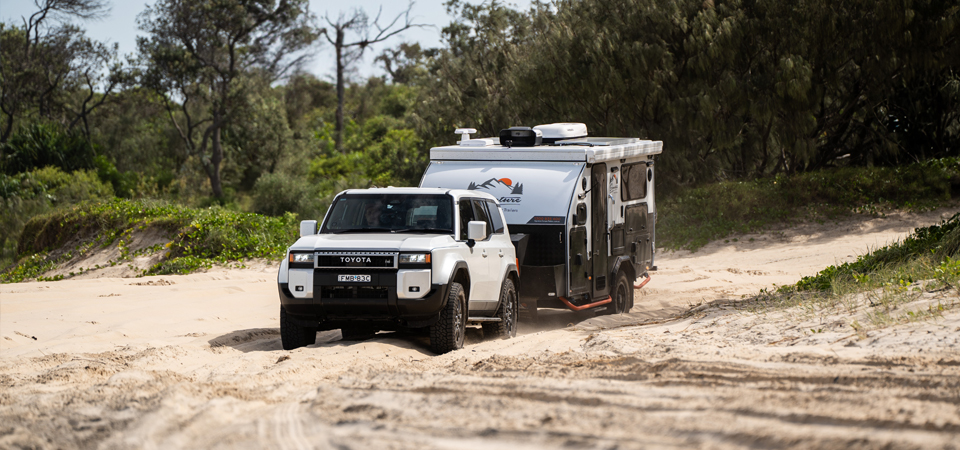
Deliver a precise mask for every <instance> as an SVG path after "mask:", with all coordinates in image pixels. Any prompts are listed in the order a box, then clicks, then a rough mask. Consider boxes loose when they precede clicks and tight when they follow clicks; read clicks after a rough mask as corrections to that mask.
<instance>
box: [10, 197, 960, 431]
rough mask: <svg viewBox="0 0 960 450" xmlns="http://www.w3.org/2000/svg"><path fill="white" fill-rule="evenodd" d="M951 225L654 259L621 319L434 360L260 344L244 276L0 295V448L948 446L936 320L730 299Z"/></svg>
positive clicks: (248, 275)
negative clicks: (866, 326)
mask: <svg viewBox="0 0 960 450" xmlns="http://www.w3.org/2000/svg"><path fill="white" fill-rule="evenodd" d="M954 212H955V211H953V210H941V211H934V212H930V213H925V214H892V215H890V216H887V217H885V218H862V219H859V220H845V221H842V222H840V223H825V224H808V225H803V226H800V227H795V228H791V229H784V230H778V231H773V232H766V233H764V234H758V235H751V236H738V237H737V241H736V242H733V241H729V242H726V243H724V242H722V241H720V242H714V243H712V244H710V245H708V246H707V247H705V248H703V249H701V250H699V251H697V252H695V253H689V252H674V253H661V254H659V255H658V259H657V266H658V268H659V270H658V271H657V272H656V273H654V275H653V280H652V281H651V282H650V283H649V284H648V285H647V287H646V288H644V289H643V290H641V291H638V293H637V298H636V306H635V308H634V309H633V310H632V311H631V312H630V313H628V314H623V315H617V316H601V317H593V316H592V314H588V313H572V312H568V311H555V312H551V313H549V314H543V315H542V316H541V319H542V320H541V323H540V324H538V325H537V326H533V325H530V324H522V325H521V329H520V336H518V337H517V338H515V339H510V340H502V341H501V340H498V341H489V340H487V341H484V340H483V337H482V335H481V333H480V332H479V330H471V331H470V332H469V333H468V342H467V346H466V347H465V348H464V349H462V350H459V351H456V352H452V353H449V354H445V355H439V356H437V355H435V354H433V353H432V352H430V351H429V348H428V342H427V340H426V338H424V337H421V336H414V335H404V334H400V333H380V334H378V335H376V336H375V337H373V338H371V339H368V340H365V341H342V340H341V339H340V333H339V331H330V332H322V333H320V335H319V336H318V338H317V344H315V345H312V346H309V347H306V348H301V349H297V350H294V351H283V350H281V348H280V336H279V329H278V319H277V315H278V308H279V302H278V300H277V294H276V284H275V279H276V268H275V267H274V265H273V264H271V263H266V262H264V263H254V264H251V265H249V267H248V268H246V269H230V270H226V269H218V270H211V271H209V272H206V273H200V274H193V275H187V276H172V277H171V276H164V277H145V278H110V277H102V278H97V274H96V273H95V272H92V273H87V274H85V276H84V277H82V278H78V279H69V280H64V281H59V282H31V283H19V284H9V285H3V286H0V448H103V449H114V448H280V449H288V448H289V449H305V448H317V449H326V448H331V449H334V448H380V449H406V448H410V449H414V448H416V449H430V448H458V449H459V448H557V447H571V448H677V447H683V448H689V447H694V448H698V447H699V448H744V447H787V448H811V447H819V448H849V447H858V448H879V447H884V448H957V447H958V446H960V444H958V443H960V408H958V406H957V405H958V404H960V314H958V313H957V312H955V311H956V310H948V311H947V312H946V313H945V314H944V317H943V318H942V319H938V320H935V321H927V322H921V323H912V324H905V325H898V326H895V327H890V328H886V329H883V330H878V331H872V332H870V333H868V334H867V336H865V337H861V336H858V335H857V334H856V333H852V332H851V331H852V330H851V329H850V327H849V324H850V322H851V320H852V318H853V317H854V314H855V313H850V312H845V311H827V312H820V313H818V314H811V313H810V312H809V311H807V310H804V309H802V308H794V309H788V310H782V311H772V312H763V313H755V312H751V310H750V309H749V308H744V307H743V305H741V304H739V303H738V302H741V301H744V300H745V299H748V298H749V296H751V295H753V294H755V293H756V292H757V291H758V290H759V289H761V288H766V287H770V286H772V285H774V284H788V283H793V282H796V280H797V279H799V278H800V277H801V276H804V275H813V274H814V273H816V272H817V271H818V270H820V269H822V268H823V267H825V266H827V265H830V264H834V263H838V262H844V261H850V260H853V259H855V258H856V256H857V255H859V254H862V253H864V252H866V251H867V250H868V249H870V248H873V247H877V246H880V245H884V244H886V243H889V242H891V241H894V240H896V239H900V238H902V237H904V236H905V235H906V234H907V233H909V232H910V231H912V229H913V228H915V227H917V226H926V225H930V224H933V223H935V222H936V221H937V220H939V219H940V218H941V217H948V216H949V215H951V214H952V213H954ZM956 301H957V295H956V292H952V291H944V292H938V293H927V294H924V296H923V297H922V298H918V300H917V302H918V303H917V304H918V305H926V304H933V303H931V302H947V303H950V302H954V303H955V302H956ZM951 304H952V303H951ZM811 330H819V331H817V332H811Z"/></svg>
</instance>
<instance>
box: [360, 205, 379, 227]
mask: <svg viewBox="0 0 960 450" xmlns="http://www.w3.org/2000/svg"><path fill="white" fill-rule="evenodd" d="M382 206H383V204H382V203H381V202H379V201H376V202H372V203H368V204H367V206H366V208H365V209H364V211H363V218H364V226H366V227H367V228H379V227H381V226H382V224H381V223H380V215H381V213H383V211H382V209H383V208H382Z"/></svg>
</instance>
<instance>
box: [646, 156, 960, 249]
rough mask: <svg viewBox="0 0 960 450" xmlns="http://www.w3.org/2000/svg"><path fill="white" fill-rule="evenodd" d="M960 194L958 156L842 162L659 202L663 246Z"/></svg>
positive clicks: (919, 205) (937, 202)
mask: <svg viewBox="0 0 960 450" xmlns="http://www.w3.org/2000/svg"><path fill="white" fill-rule="evenodd" d="M957 193H960V158H956V157H953V158H941V159H931V160H927V161H924V162H922V163H914V164H908V165H905V166H901V167H840V168H831V169H824V170H819V171H811V172H804V173H798V174H793V175H786V174H778V175H776V176H773V177H768V178H761V179H756V180H748V181H724V182H720V183H715V184H710V185H705V186H701V187H697V188H691V189H686V190H684V191H682V192H679V193H677V194H675V195H673V196H670V197H669V198H667V199H666V200H664V201H661V202H660V203H659V205H658V214H659V216H660V218H659V221H658V224H657V238H658V244H659V245H662V246H664V247H665V248H668V249H680V248H685V249H688V250H696V249H698V248H700V247H701V246H703V245H704V244H706V243H707V242H709V241H712V240H715V239H721V238H724V237H726V236H729V235H731V234H733V233H748V232H756V231H760V230H763V229H764V228H765V227H768V226H769V225H771V224H775V223H783V222H789V221H798V220H818V221H823V220H825V219H830V218H835V217H838V216H842V215H845V214H849V213H851V212H857V213H864V214H882V213H883V212H884V211H885V210H887V209H890V208H897V209H907V210H923V209H929V208H934V207H937V206H941V205H943V204H945V203H948V202H949V201H950V200H953V199H954V198H955V195H956V194H957Z"/></svg>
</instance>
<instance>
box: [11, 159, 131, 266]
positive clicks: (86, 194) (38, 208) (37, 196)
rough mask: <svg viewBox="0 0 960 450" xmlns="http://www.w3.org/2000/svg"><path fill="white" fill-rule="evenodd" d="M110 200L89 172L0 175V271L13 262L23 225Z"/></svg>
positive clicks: (49, 169) (51, 170)
mask: <svg viewBox="0 0 960 450" xmlns="http://www.w3.org/2000/svg"><path fill="white" fill-rule="evenodd" d="M111 197H113V190H112V189H111V187H110V186H109V185H106V184H103V183H102V182H100V180H99V179H98V177H97V176H96V174H94V173H93V172H92V171H84V170H80V171H76V172H73V173H66V172H63V171H62V170H60V169H58V168H55V167H46V168H43V169H39V170H34V171H32V172H26V173H21V174H17V175H14V176H8V175H4V174H0V244H2V252H0V267H6V266H7V265H9V264H10V263H11V262H13V260H14V257H15V255H16V245H17V241H18V239H19V237H20V235H21V233H22V231H23V227H24V225H25V224H26V223H27V222H28V221H29V220H30V219H31V218H33V217H35V216H37V215H40V214H43V213H47V212H49V211H51V210H53V209H55V208H57V207H63V206H66V205H72V204H74V203H78V202H83V201H88V200H103V199H109V198H111Z"/></svg>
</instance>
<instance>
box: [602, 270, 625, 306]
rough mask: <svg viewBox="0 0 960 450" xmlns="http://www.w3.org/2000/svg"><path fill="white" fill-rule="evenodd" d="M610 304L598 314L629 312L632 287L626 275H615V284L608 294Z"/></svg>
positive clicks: (620, 273) (619, 273)
mask: <svg viewBox="0 0 960 450" xmlns="http://www.w3.org/2000/svg"><path fill="white" fill-rule="evenodd" d="M610 300H611V301H610V303H609V304H608V305H607V309H606V310H604V311H603V312H602V313H600V314H623V313H625V312H629V311H630V308H631V307H632V304H633V285H632V284H630V281H629V280H627V274H625V273H623V272H622V271H621V272H618V273H617V284H616V285H615V286H614V288H613V291H611V292H610Z"/></svg>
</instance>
